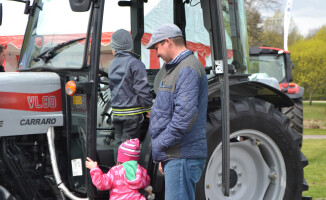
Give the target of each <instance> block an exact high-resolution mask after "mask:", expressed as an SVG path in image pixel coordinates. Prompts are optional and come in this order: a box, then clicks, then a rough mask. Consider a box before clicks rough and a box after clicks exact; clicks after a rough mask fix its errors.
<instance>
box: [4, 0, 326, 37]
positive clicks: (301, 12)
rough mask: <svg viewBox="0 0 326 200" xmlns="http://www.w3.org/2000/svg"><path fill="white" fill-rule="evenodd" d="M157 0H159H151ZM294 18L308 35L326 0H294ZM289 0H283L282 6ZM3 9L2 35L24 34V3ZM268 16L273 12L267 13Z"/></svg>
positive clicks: (324, 19)
mask: <svg viewBox="0 0 326 200" xmlns="http://www.w3.org/2000/svg"><path fill="white" fill-rule="evenodd" d="M149 1H157V0H149ZM292 1H293V2H292V5H293V6H292V18H293V20H294V22H295V24H296V25H297V26H298V28H299V31H300V33H301V34H303V35H304V36H306V35H307V34H308V33H309V31H310V30H312V29H317V28H320V27H321V26H322V25H326V0H292ZM286 2H287V0H281V3H282V8H281V10H282V11H284V7H285V5H286ZM0 3H2V4H3V5H2V9H3V20H2V25H1V26H0V35H23V34H24V31H25V28H26V23H27V15H24V14H23V13H24V7H25V5H24V4H23V3H17V2H13V1H8V0H0ZM265 14H266V16H268V15H270V14H271V13H265Z"/></svg>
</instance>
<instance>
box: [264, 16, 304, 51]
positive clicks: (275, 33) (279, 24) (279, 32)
mask: <svg viewBox="0 0 326 200" xmlns="http://www.w3.org/2000/svg"><path fill="white" fill-rule="evenodd" d="M263 27H264V32H263V34H262V40H263V43H262V46H270V47H277V48H283V47H284V13H283V12H281V11H280V10H278V11H276V12H275V13H274V15H273V16H272V17H268V18H267V19H266V20H265V23H264V26H263ZM288 38H289V39H288V46H290V45H291V44H292V43H293V42H294V41H297V40H300V39H302V38H303V36H302V35H301V34H300V33H299V31H298V27H297V25H296V24H295V23H294V21H293V19H292V18H291V22H290V28H289V36H288Z"/></svg>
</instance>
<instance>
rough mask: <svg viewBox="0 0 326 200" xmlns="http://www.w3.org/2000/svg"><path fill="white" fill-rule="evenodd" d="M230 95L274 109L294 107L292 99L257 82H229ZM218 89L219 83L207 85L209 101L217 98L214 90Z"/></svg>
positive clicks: (217, 94) (217, 95) (218, 94)
mask: <svg viewBox="0 0 326 200" xmlns="http://www.w3.org/2000/svg"><path fill="white" fill-rule="evenodd" d="M229 88H230V95H238V96H244V97H255V98H258V99H262V100H264V101H266V102H269V103H271V104H273V105H275V106H276V107H291V106H293V105H294V103H293V101H292V99H291V98H290V97H289V96H287V95H286V94H284V93H283V92H282V91H280V90H279V89H276V88H274V87H272V86H269V85H266V84H264V83H261V82H257V81H247V80H246V81H233V80H232V79H230V82H229ZM219 89H220V83H219V82H218V81H216V82H215V83H213V84H212V83H211V84H209V88H208V97H209V101H210V99H213V98H219V96H220V92H216V90H219Z"/></svg>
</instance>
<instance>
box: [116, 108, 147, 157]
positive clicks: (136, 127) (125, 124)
mask: <svg viewBox="0 0 326 200" xmlns="http://www.w3.org/2000/svg"><path fill="white" fill-rule="evenodd" d="M143 121H144V115H143V114H138V115H122V116H117V115H113V120H112V123H113V125H114V129H115V130H114V160H115V162H117V156H118V148H119V146H120V144H121V143H122V142H125V141H126V140H129V139H134V138H139V134H140V128H141V125H142V122H143Z"/></svg>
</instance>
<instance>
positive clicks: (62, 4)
mask: <svg viewBox="0 0 326 200" xmlns="http://www.w3.org/2000/svg"><path fill="white" fill-rule="evenodd" d="M32 7H33V8H32V10H31V14H30V16H29V21H28V25H27V28H26V33H25V38H24V43H23V47H22V51H21V54H20V58H19V66H18V69H19V70H24V69H30V68H51V69H62V68H65V69H67V68H70V69H80V68H81V67H82V64H83V54H84V48H85V44H84V43H85V37H86V31H87V21H88V16H89V13H88V12H81V13H80V12H73V11H72V10H71V9H70V5H69V1H66V0H36V1H35V2H34V4H33V6H32Z"/></svg>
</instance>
